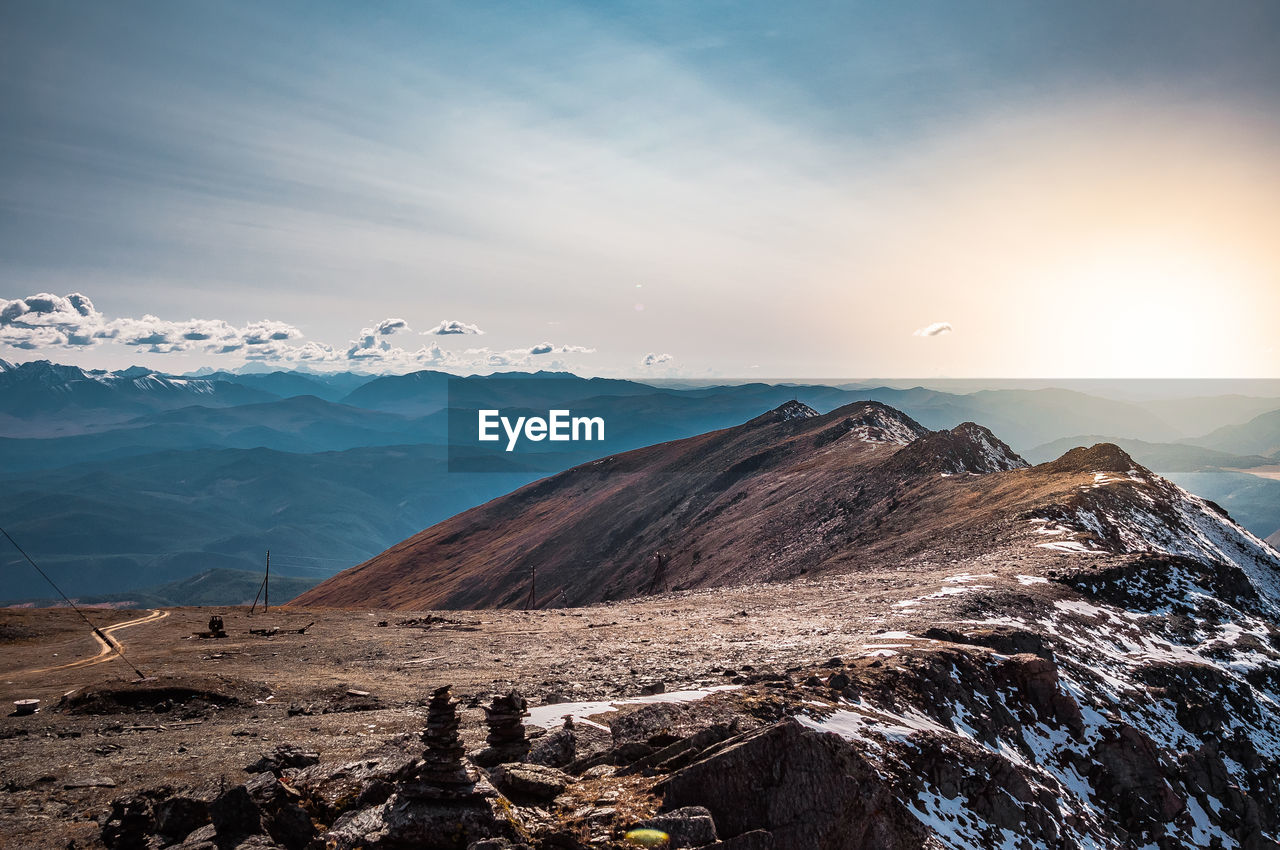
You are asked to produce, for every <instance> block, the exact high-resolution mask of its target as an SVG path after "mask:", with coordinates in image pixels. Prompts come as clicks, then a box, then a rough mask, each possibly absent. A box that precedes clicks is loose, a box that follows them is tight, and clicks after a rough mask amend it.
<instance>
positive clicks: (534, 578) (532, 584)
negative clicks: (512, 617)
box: [524, 567, 538, 611]
mask: <svg viewBox="0 0 1280 850" xmlns="http://www.w3.org/2000/svg"><path fill="white" fill-rule="evenodd" d="M537 589H538V568H537V567H531V568H530V569H529V598H528V599H526V600H525V601H524V610H526V611H528V610H529V609H530V608H532V607H533V601H534V598H535V594H536V591H537Z"/></svg>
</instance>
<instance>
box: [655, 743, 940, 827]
mask: <svg viewBox="0 0 1280 850" xmlns="http://www.w3.org/2000/svg"><path fill="white" fill-rule="evenodd" d="M658 790H660V791H661V792H662V794H663V805H664V808H667V809H679V808H683V807H686V806H702V807H704V808H705V809H707V810H708V811H709V812H710V813H711V816H712V817H713V818H714V820H715V824H716V827H717V828H718V829H719V831H720V834H721V835H724V836H727V837H729V838H732V837H734V836H739V835H742V834H744V833H748V832H751V831H753V830H766V831H767V832H769V833H770V834H771V835H772V836H773V841H774V844H775V846H779V847H807V848H815V850H827V848H830V850H863V848H866V850H899V848H901V850H916V848H919V847H921V846H923V845H924V842H925V839H926V836H927V834H926V832H925V831H924V829H923V828H922V827H921V825H920V823H919V821H918V820H916V819H915V818H914V817H912V815H911V814H910V812H909V811H908V810H907V809H906V807H905V806H904V805H903V803H902V802H901V801H900V800H899V799H898V797H897V796H896V795H895V793H894V791H893V789H892V788H891V787H890V786H889V785H888V784H887V783H886V782H885V781H884V779H883V778H881V776H880V775H879V774H878V773H877V771H876V770H875V768H874V767H873V766H872V765H870V764H869V763H867V762H866V761H865V760H863V759H862V758H861V757H860V756H859V755H857V754H856V753H855V752H854V751H853V749H852V748H851V747H850V746H849V745H848V744H847V743H845V742H844V741H842V740H841V739H840V738H838V737H836V736H834V735H825V734H821V733H818V732H815V731H813V730H811V729H806V728H805V727H803V726H802V725H801V724H799V723H798V722H796V721H795V720H790V719H788V720H783V721H781V722H779V723H775V724H773V725H771V726H768V727H766V728H764V729H761V730H758V731H755V732H750V733H747V734H746V735H744V736H741V737H738V738H734V739H731V740H729V741H726V742H725V743H724V744H722V745H721V746H720V747H718V748H716V749H714V750H713V751H711V752H710V753H709V754H707V755H705V756H703V757H702V758H701V759H699V760H698V761H696V762H694V763H693V764H691V765H689V766H687V767H684V768H682V769H680V770H678V771H676V772H675V773H674V774H672V775H671V776H670V777H668V778H667V779H665V780H664V781H663V782H662V783H660V785H659V786H658Z"/></svg>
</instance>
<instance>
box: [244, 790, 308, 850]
mask: <svg viewBox="0 0 1280 850" xmlns="http://www.w3.org/2000/svg"><path fill="white" fill-rule="evenodd" d="M245 788H246V789H247V790H248V792H249V796H250V797H252V798H253V801H254V802H255V803H256V804H257V805H258V808H259V809H260V810H261V812H262V823H263V828H264V829H265V830H266V832H267V834H268V835H270V836H271V837H272V838H273V839H274V840H275V841H277V842H278V843H280V844H282V845H284V846H285V847H286V848H288V850H302V848H304V847H306V846H307V845H308V844H310V843H311V839H312V838H314V837H315V835H316V828H315V825H314V824H313V823H312V822H311V816H310V814H308V813H307V811H306V809H304V808H303V806H302V794H301V793H300V792H299V791H298V790H297V789H295V788H294V787H293V786H291V785H288V784H286V783H284V782H283V781H281V780H280V779H279V778H278V777H276V775H275V774H272V773H260V774H258V775H257V776H255V777H254V778H253V779H251V780H250V781H249V782H247V783H245Z"/></svg>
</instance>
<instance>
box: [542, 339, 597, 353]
mask: <svg viewBox="0 0 1280 850" xmlns="http://www.w3.org/2000/svg"><path fill="white" fill-rule="evenodd" d="M527 353H528V354H533V355H542V354H595V353H596V350H595V349H594V348H587V347H586V346H585V345H555V344H554V343H550V342H540V343H538V344H537V345H535V346H533V347H532V348H530V349H529V350H528V352H527Z"/></svg>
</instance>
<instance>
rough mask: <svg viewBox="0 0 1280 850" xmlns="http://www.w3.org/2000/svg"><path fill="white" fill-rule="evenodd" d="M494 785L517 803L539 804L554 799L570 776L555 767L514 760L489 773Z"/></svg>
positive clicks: (567, 782)
mask: <svg viewBox="0 0 1280 850" xmlns="http://www.w3.org/2000/svg"><path fill="white" fill-rule="evenodd" d="M489 780H490V781H491V782H492V783H493V786H494V787H495V788H497V789H498V790H499V791H501V792H502V793H503V794H505V795H507V796H508V797H510V798H511V799H512V800H513V801H514V802H517V803H531V804H533V805H537V804H539V803H546V802H549V801H551V800H554V799H555V798H556V796H557V795H559V794H560V792H561V791H563V790H564V789H565V787H566V786H567V785H568V784H569V776H568V775H567V774H565V773H564V772H563V771H560V770H557V769H556V768H554V767H547V766H546V765H541V764H526V763H523V762H513V763H511V764H500V765H498V766H497V767H495V768H494V769H493V770H492V771H490V773H489Z"/></svg>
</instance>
